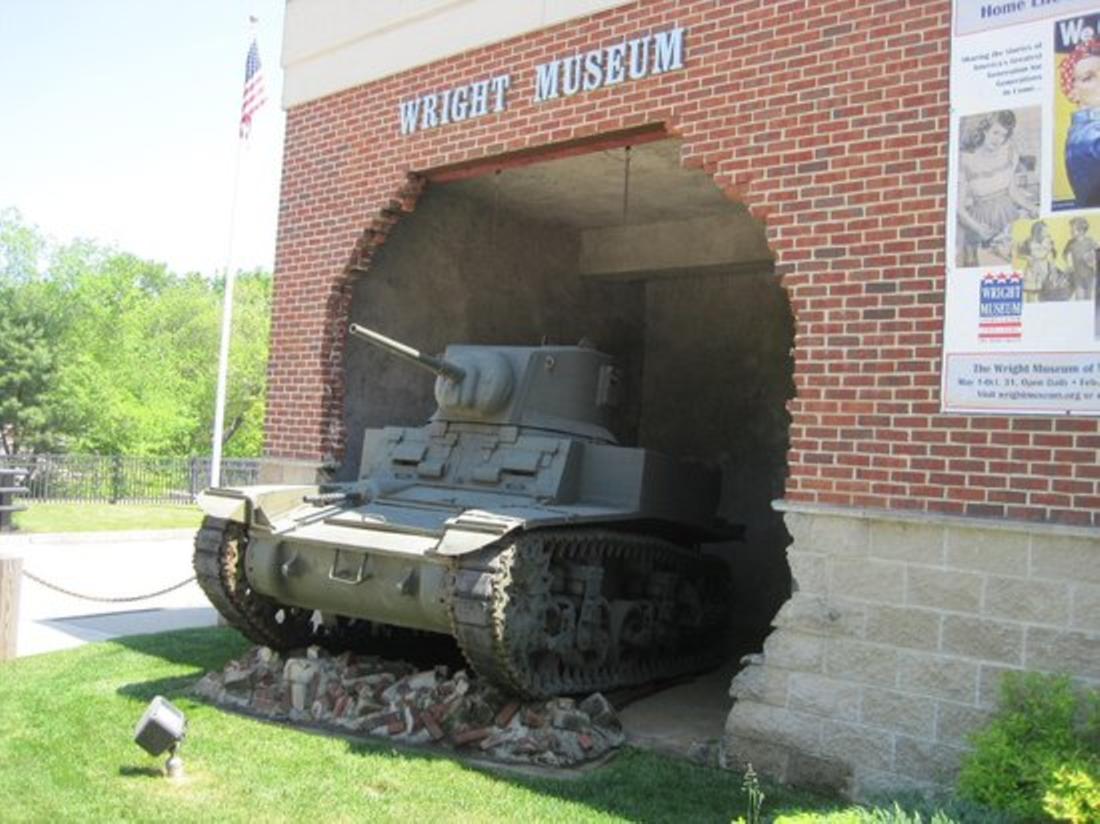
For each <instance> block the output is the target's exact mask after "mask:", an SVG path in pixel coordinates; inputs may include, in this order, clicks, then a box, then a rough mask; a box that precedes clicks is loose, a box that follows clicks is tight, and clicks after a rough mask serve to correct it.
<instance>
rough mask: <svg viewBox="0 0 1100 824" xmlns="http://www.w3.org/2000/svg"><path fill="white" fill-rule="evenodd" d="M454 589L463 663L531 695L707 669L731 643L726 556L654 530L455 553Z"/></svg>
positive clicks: (573, 534) (525, 541) (538, 538)
mask: <svg viewBox="0 0 1100 824" xmlns="http://www.w3.org/2000/svg"><path fill="white" fill-rule="evenodd" d="M450 596H451V598H450V602H451V619H452V626H453V631H454V634H455V638H456V639H457V640H458V642H459V646H460V647H461V649H462V651H463V653H464V654H465V656H466V658H467V660H468V661H469V662H470V665H471V666H472V667H473V668H474V669H475V670H476V671H477V672H478V673H479V674H480V675H481V676H482V677H486V678H489V679H491V680H492V681H494V682H495V683H497V684H498V685H499V686H501V687H502V688H504V689H506V690H508V691H510V692H513V693H516V694H519V695H522V696H526V697H530V698H545V697H548V696H552V695H564V694H570V693H581V692H592V691H595V690H609V689H614V688H616V687H620V686H626V685H636V684H639V683H643V682H648V681H654V680H661V679H666V678H672V677H676V676H679V675H683V674H686V673H690V672H697V671H701V670H704V669H707V668H708V667H711V666H714V665H716V664H718V663H719V662H720V661H721V660H722V657H723V655H724V654H725V653H726V651H728V643H727V640H728V631H729V626H730V622H729V610H730V600H731V586H730V582H729V575H728V571H727V569H726V567H725V565H724V564H723V563H721V562H720V561H718V560H715V559H712V558H708V557H705V556H703V555H701V554H700V553H699V552H697V551H696V550H694V549H691V548H687V547H682V546H679V545H677V544H673V543H670V542H668V541H665V540H662V539H659V538H655V537H650V536H644V535H636V534H632V533H624V532H614V531H610V530H599V529H545V530H532V531H529V532H525V533H522V534H520V535H519V536H518V537H512V536H510V537H508V538H505V539H503V540H501V541H499V542H497V543H496V544H494V545H492V546H490V547H488V548H486V549H484V550H481V551H480V552H477V553H474V554H472V555H468V556H463V557H461V558H459V559H458V565H457V567H456V569H455V571H454V572H453V573H452V576H451V579H450Z"/></svg>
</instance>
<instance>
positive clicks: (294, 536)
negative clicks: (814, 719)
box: [195, 324, 733, 697]
mask: <svg viewBox="0 0 1100 824" xmlns="http://www.w3.org/2000/svg"><path fill="white" fill-rule="evenodd" d="M350 333H351V335H352V336H354V337H356V338H359V339H362V340H365V341H367V342H369V343H370V344H372V345H374V346H378V347H381V348H383V349H385V350H386V351H388V352H390V353H392V354H394V355H396V356H398V357H400V358H403V359H405V360H406V361H409V362H410V363H413V364H415V365H417V366H420V367H421V368H423V369H426V370H428V371H430V372H432V373H433V374H434V375H435V399H436V403H437V409H436V411H435V412H434V414H433V415H432V416H431V419H430V420H429V421H428V422H427V423H426V424H425V425H424V426H422V427H401V426H388V427H385V428H382V429H368V430H367V431H366V432H365V433H364V438H363V452H362V456H361V461H360V469H359V473H358V478H357V480H356V481H355V482H352V483H348V484H330V485H327V486H320V487H318V486H308V487H286V486H277V487H250V488H244V489H210V490H207V491H206V492H204V493H203V494H202V495H201V496H200V501H199V502H200V505H201V506H202V508H203V509H204V511H205V512H206V513H207V516H208V517H207V519H206V520H205V521H204V524H203V528H202V530H200V532H199V535H198V537H197V539H196V544H195V547H196V549H195V570H196V575H197V577H198V580H199V583H200V584H201V585H202V587H203V589H204V591H205V592H206V593H207V595H208V596H209V597H210V600H211V601H212V602H213V603H214V605H215V606H216V607H217V608H218V609H219V611H220V612H221V613H222V615H223V616H224V617H225V618H226V620H227V621H228V622H229V623H230V624H232V625H233V626H235V627H237V628H238V629H239V630H240V631H241V632H242V633H244V634H245V635H246V636H248V637H249V638H251V639H253V640H254V641H256V642H258V643H263V644H266V645H268V646H272V647H278V648H287V647H294V646H299V645H304V644H309V643H321V644H326V645H328V646H330V647H334V648H344V647H348V646H351V647H356V648H360V649H364V648H365V649H366V650H367V651H373V652H377V653H380V654H385V652H384V651H383V650H382V649H380V648H379V646H378V644H379V640H380V639H389V641H390V642H393V641H397V642H398V648H399V654H409V653H410V652H415V650H417V649H422V648H425V646H426V645H429V644H430V641H429V640H428V639H431V638H438V636H439V635H441V634H442V635H450V636H452V637H453V638H454V639H455V640H456V641H457V642H458V645H459V647H460V648H461V650H462V652H463V653H464V655H465V656H466V658H467V660H468V661H469V662H470V664H471V666H472V667H473V668H474V669H475V670H476V671H477V672H478V673H479V674H480V675H482V676H483V677H485V678H488V679H490V680H492V681H493V682H495V683H496V684H497V685H498V686H500V687H501V688H502V689H505V690H509V691H511V692H514V693H517V694H519V695H524V696H531V697H537V696H546V695H551V694H563V693H571V692H578V691H582V690H583V691H592V690H606V689H613V688H616V687H622V686H627V685H634V684H638V683H640V682H644V681H648V680H653V679H658V678H668V677H674V676H677V675H680V674H683V673H686V672H691V671H695V670H699V669H703V668H706V667H708V666H710V665H713V664H715V663H718V662H719V661H720V660H721V658H722V656H723V654H724V653H725V652H726V650H727V649H728V647H729V644H728V640H727V638H726V631H727V628H728V626H729V621H728V613H729V608H730V603H729V601H730V598H729V592H730V587H729V580H728V574H727V572H726V566H725V564H724V563H722V562H721V561H718V560H715V559H714V558H712V557H709V556H707V555H705V554H703V553H702V552H701V544H702V543H704V542H707V541H717V540H725V539H728V538H730V537H732V535H733V531H731V529H729V528H728V527H727V526H723V525H721V524H719V523H718V522H717V521H716V519H715V517H714V510H715V506H716V504H717V501H718V492H719V478H718V475H717V473H715V472H714V471H713V470H711V469H708V468H706V467H703V466H700V465H699V464H696V463H690V462H686V461H681V460H678V459H676V458H673V457H671V456H668V455H664V454H661V453H658V452H654V451H652V450H647V449H641V448H637V447H626V446H620V445H618V444H617V443H616V440H615V438H614V437H613V435H612V433H611V431H610V420H611V413H612V410H613V409H614V406H615V405H616V403H617V401H618V397H619V392H620V386H621V379H620V375H619V371H618V369H617V367H616V366H615V363H614V361H613V359H612V358H611V357H610V356H609V355H607V354H605V353H603V352H600V351H598V350H597V349H595V348H593V347H592V346H589V345H585V344H581V345H577V346H547V345H543V346H485V345H475V344H451V345H449V346H447V347H446V350H445V351H444V352H443V354H442V355H441V356H433V355H428V354H426V353H423V352H420V351H418V350H417V349H414V348H413V347H411V346H408V345H406V344H404V343H401V342H399V341H396V340H393V339H392V338H389V337H386V336H385V335H383V334H380V333H378V332H375V331H373V330H370V329H367V328H365V327H362V326H359V325H357V324H352V325H351V327H350ZM354 354H355V352H354V350H351V351H349V357H353V356H354ZM390 654H392V652H391V653H390Z"/></svg>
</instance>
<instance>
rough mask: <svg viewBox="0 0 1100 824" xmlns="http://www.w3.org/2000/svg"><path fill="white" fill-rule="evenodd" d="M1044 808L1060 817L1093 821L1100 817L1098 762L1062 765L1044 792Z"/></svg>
mask: <svg viewBox="0 0 1100 824" xmlns="http://www.w3.org/2000/svg"><path fill="white" fill-rule="evenodd" d="M1043 809H1044V810H1046V811H1047V814H1048V815H1050V816H1051V817H1052V818H1056V819H1058V820H1059V821H1072V822H1073V824H1089V822H1095V821H1100V781H1098V780H1097V769H1096V762H1095V761H1094V762H1093V764H1092V769H1091V770H1090V769H1089V766H1088V765H1087V764H1075V765H1070V766H1065V767H1060V768H1059V769H1057V770H1055V771H1054V781H1053V782H1052V786H1051V788H1050V789H1049V790H1047V792H1046V795H1044V796H1043Z"/></svg>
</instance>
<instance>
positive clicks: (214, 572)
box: [193, 517, 448, 658]
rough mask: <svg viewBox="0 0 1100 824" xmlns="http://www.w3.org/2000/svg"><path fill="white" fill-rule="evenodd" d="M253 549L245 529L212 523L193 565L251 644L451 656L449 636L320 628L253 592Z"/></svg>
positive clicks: (352, 625)
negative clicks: (249, 565) (247, 563)
mask: <svg viewBox="0 0 1100 824" xmlns="http://www.w3.org/2000/svg"><path fill="white" fill-rule="evenodd" d="M247 544H248V535H247V529H246V528H245V526H244V525H243V524H239V523H235V522H233V521H227V520H224V519H221V518H212V517H206V518H204V519H203V522H202V527H201V528H200V529H199V531H198V534H197V535H196V536H195V554H194V556H193V565H194V568H195V577H196V578H197V580H198V584H199V586H200V587H202V591H203V592H204V593H206V597H207V598H209V599H210V603H212V604H213V605H214V608H215V609H217V610H218V612H220V613H221V615H222V617H224V618H225V620H226V621H227V622H229V624H230V626H232V627H233V628H234V629H236V630H237V631H239V632H240V633H241V634H242V635H244V636H245V637H246V638H247V639H249V640H250V641H253V642H254V643H257V644H263V645H264V646H268V647H271V648H272V649H278V650H289V649H296V648H299V647H305V646H309V645H310V644H318V645H320V646H323V647H325V648H326V649H329V650H332V651H343V650H351V651H353V652H362V653H371V654H375V655H382V656H395V655H402V656H404V657H410V654H409V653H410V652H413V653H416V652H418V651H420V652H425V653H426V652H429V651H430V652H432V653H434V654H435V655H440V654H442V655H446V653H447V652H448V647H447V645H446V644H441V643H440V642H441V641H447V640H448V639H446V636H438V635H436V634H434V633H425V632H418V631H416V630H411V629H405V628H403V627H391V626H384V625H380V624H375V623H373V622H371V621H365V620H358V619H345V618H343V617H338V618H337V619H336V620H335V621H334V622H331V623H327V624H326V623H319V624H315V623H314V621H313V610H310V609H300V608H298V607H291V606H286V605H284V604H280V603H279V602H278V601H275V600H273V599H271V598H268V597H267V596H265V595H261V594H260V593H258V592H255V591H253V589H252V588H251V586H249V583H248V579H247V578H246V577H245V574H244V552H245V550H246V548H247ZM411 657H413V658H417V657H423V656H421V655H416V654H414V655H412V656H411Z"/></svg>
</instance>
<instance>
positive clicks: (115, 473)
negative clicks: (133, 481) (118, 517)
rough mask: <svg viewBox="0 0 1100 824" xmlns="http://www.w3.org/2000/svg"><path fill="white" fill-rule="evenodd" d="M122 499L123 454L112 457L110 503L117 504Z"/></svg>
mask: <svg viewBox="0 0 1100 824" xmlns="http://www.w3.org/2000/svg"><path fill="white" fill-rule="evenodd" d="M120 500H122V456H121V455H114V456H112V457H111V500H110V501H109V503H112V504H117V503H118V502H119V501H120Z"/></svg>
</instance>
